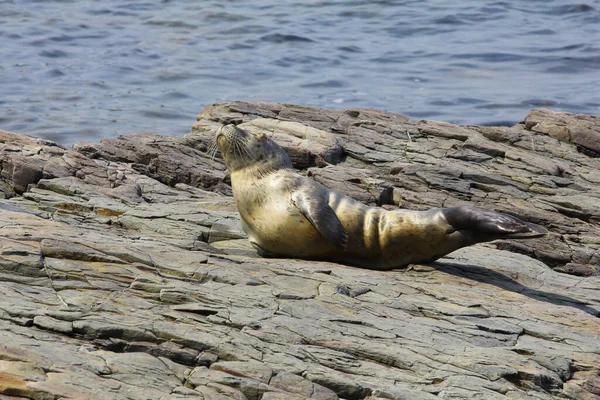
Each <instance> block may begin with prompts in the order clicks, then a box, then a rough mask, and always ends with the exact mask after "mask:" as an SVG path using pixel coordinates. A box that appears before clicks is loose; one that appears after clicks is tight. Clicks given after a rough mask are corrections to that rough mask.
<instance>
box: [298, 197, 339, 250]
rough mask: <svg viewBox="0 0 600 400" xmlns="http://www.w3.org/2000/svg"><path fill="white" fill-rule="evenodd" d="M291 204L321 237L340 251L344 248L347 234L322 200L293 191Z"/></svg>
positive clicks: (331, 210)
mask: <svg viewBox="0 0 600 400" xmlns="http://www.w3.org/2000/svg"><path fill="white" fill-rule="evenodd" d="M292 202H293V203H294V205H295V206H296V207H297V208H298V210H300V212H302V214H304V216H305V217H306V219H307V220H308V221H309V222H310V223H311V224H312V226H313V227H314V228H315V229H316V230H317V232H319V234H321V236H323V237H324V238H325V239H326V240H328V241H330V242H331V243H333V244H334V245H336V246H337V247H339V248H341V249H345V248H346V246H347V245H348V234H347V233H346V230H345V229H344V226H343V225H342V222H341V221H340V219H339V218H338V216H337V215H336V214H335V211H333V208H331V207H330V206H329V204H328V203H327V201H326V200H325V199H324V198H321V197H319V196H316V195H315V194H309V193H305V192H303V191H295V192H293V193H292Z"/></svg>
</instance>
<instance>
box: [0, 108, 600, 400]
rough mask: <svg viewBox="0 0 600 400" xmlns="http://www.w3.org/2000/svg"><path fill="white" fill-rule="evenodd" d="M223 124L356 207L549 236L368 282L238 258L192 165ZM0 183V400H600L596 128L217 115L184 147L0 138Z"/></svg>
mask: <svg viewBox="0 0 600 400" xmlns="http://www.w3.org/2000/svg"><path fill="white" fill-rule="evenodd" d="M230 122H235V123H237V124H240V123H243V124H244V125H243V126H244V127H246V128H247V129H249V130H251V131H255V132H264V133H266V134H268V135H272V137H273V138H274V139H275V140H276V141H277V142H278V143H279V144H281V145H282V146H283V147H284V148H285V149H286V150H287V151H288V152H289V154H290V156H291V158H292V160H293V162H294V165H295V167H296V168H298V169H300V170H304V171H305V172H306V174H308V175H309V176H311V177H312V178H313V179H315V180H317V181H319V182H321V183H323V184H325V185H326V186H329V187H331V188H334V189H336V190H338V191H341V192H343V193H345V194H347V195H349V196H352V197H354V198H357V199H359V200H361V201H363V202H365V203H369V204H373V205H376V204H377V205H381V206H383V207H389V208H394V207H398V206H400V207H402V208H410V209H428V208H431V207H442V206H453V205H462V204H473V205H477V206H480V207H486V208H490V209H494V210H496V211H502V212H507V213H510V214H513V215H516V216H518V217H520V218H522V219H525V220H528V221H531V222H535V223H538V224H541V225H543V226H545V227H546V228H547V229H548V230H549V231H550V232H551V234H550V235H548V236H547V237H544V238H541V239H535V240H530V241H520V242H512V241H499V242H494V243H492V244H486V245H477V246H472V247H469V248H465V249H461V250H460V251H457V252H455V253H452V254H451V255H449V256H448V257H446V258H443V259H441V260H439V261H438V262H436V263H433V264H430V265H413V266H411V267H409V268H407V269H403V270H394V271H383V272H381V271H370V270H364V269H358V268H353V267H348V266H344V265H340V264H334V263H326V262H308V261H303V260H287V259H263V258H259V257H257V256H256V254H255V252H254V251H253V250H252V248H251V246H250V245H249V243H248V242H247V240H246V236H245V233H244V232H243V230H242V229H241V226H240V224H239V219H238V215H237V212H236V209H235V205H234V203H233V200H232V198H231V188H230V186H229V185H228V176H227V171H226V169H225V167H224V165H223V164H222V162H221V161H220V159H219V157H218V156H214V155H212V154H209V153H207V151H206V150H207V146H208V144H209V142H210V140H211V139H212V137H213V135H214V132H215V130H216V129H217V128H218V127H219V126H220V125H221V124H223V123H230ZM0 167H1V171H0V178H1V180H0V192H1V193H2V194H3V197H4V199H3V200H0V242H1V244H0V400H4V399H19V398H32V399H59V398H65V399H66V398H69V399H163V400H166V399H190V400H192V399H206V400H208V399H211V400H220V399H236V400H243V399H247V400H258V399H264V400H276V399H291V400H295V399H306V398H310V399H370V400H380V399H407V400H420V399H535V400H540V399H565V398H568V399H584V400H587V399H598V398H600V318H599V316H600V119H598V118H596V117H593V116H586V115H573V114H567V113H558V112H552V111H549V110H542V109H539V110H533V111H532V112H531V113H530V114H529V115H528V116H527V118H526V119H525V121H524V122H523V123H521V124H519V125H517V126H514V127H510V128H509V127H482V126H456V125H452V124H448V123H442V122H434V121H417V120H412V119H410V118H408V117H405V116H402V115H398V114H392V113H388V112H383V111H377V110H366V109H351V110H347V111H339V110H324V109H319V108H313V107H306V106H298V105H291V104H280V103H247V102H233V103H221V104H215V105H213V106H211V107H209V108H207V109H205V110H204V111H202V112H201V113H200V114H199V116H198V120H197V121H196V123H195V124H194V126H193V128H192V131H191V132H190V133H189V134H188V135H186V136H185V137H183V138H180V137H170V136H159V135H152V134H134V135H125V136H120V137H118V138H116V139H105V140H102V141H101V142H100V143H91V142H78V143H76V144H75V145H74V147H73V149H72V150H67V149H65V148H64V147H62V146H60V145H58V144H56V143H54V142H50V141H47V140H43V139H39V138H35V137H31V136H27V135H23V134H14V133H8V132H3V131H0Z"/></svg>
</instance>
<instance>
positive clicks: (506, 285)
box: [431, 261, 600, 317]
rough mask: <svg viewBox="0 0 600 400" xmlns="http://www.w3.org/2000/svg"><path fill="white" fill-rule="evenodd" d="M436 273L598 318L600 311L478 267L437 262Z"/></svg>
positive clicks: (435, 264)
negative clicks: (458, 277) (568, 307)
mask: <svg viewBox="0 0 600 400" xmlns="http://www.w3.org/2000/svg"><path fill="white" fill-rule="evenodd" d="M431 266H432V267H433V268H435V269H436V270H437V271H440V272H444V273H448V274H452V275H455V276H460V277H464V278H469V279H473V280H475V281H478V282H482V283H489V284H490V285H494V286H497V287H499V288H501V289H504V290H509V291H511V292H515V293H521V294H523V295H525V296H527V297H529V298H532V299H535V300H540V301H544V302H547V303H552V304H556V305H567V306H571V307H575V308H577V309H579V310H581V311H584V312H586V313H588V314H590V315H593V316H594V317H600V311H598V310H597V309H595V308H593V307H590V306H589V305H587V304H586V303H584V302H582V301H581V300H577V299H574V298H572V297H569V296H564V295H561V294H557V293H550V292H544V291H542V290H536V289H532V288H530V287H527V286H524V285H523V284H521V283H519V282H517V281H515V280H514V279H511V278H509V277H508V276H506V275H504V274H502V273H500V272H497V271H494V270H491V269H489V268H485V267H480V266H478V265H471V264H461V263H452V262H441V261H437V262H434V263H432V264H431Z"/></svg>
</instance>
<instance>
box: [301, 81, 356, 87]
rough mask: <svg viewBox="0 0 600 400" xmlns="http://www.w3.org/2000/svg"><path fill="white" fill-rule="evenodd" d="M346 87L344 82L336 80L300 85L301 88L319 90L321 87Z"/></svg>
mask: <svg viewBox="0 0 600 400" xmlns="http://www.w3.org/2000/svg"><path fill="white" fill-rule="evenodd" d="M344 86H345V84H344V82H342V81H338V80H335V79H330V80H327V81H322V82H312V83H305V84H304V85H300V87H303V88H319V87H325V88H341V87H344Z"/></svg>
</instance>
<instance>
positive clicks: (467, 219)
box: [442, 206, 548, 241]
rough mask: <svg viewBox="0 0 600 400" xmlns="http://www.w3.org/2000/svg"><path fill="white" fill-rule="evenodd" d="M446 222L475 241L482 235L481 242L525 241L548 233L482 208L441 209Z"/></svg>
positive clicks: (542, 229) (537, 227)
mask: <svg viewBox="0 0 600 400" xmlns="http://www.w3.org/2000/svg"><path fill="white" fill-rule="evenodd" d="M442 212H443V214H444V217H445V218H446V221H448V223H449V224H450V225H452V227H453V228H454V229H455V230H458V231H464V232H465V233H467V232H468V233H470V234H471V235H473V236H474V238H475V239H477V236H476V235H477V234H481V235H483V237H482V238H481V240H477V241H487V240H493V239H504V238H505V239H526V238H536V237H540V236H544V235H546V234H547V233H548V231H547V230H546V229H544V228H543V227H541V226H539V225H536V224H532V223H529V222H524V221H521V220H520V219H519V218H517V217H513V216H512V215H508V214H502V213H498V212H495V211H491V210H486V209H483V208H477V207H470V206H461V207H450V208H444V209H443V211H442Z"/></svg>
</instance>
